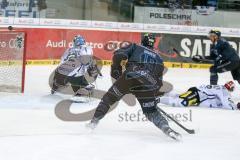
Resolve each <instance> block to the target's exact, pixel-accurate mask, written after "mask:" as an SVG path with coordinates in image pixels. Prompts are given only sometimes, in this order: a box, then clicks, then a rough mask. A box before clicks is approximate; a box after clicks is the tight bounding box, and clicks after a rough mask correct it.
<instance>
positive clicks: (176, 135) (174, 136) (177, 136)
mask: <svg viewBox="0 0 240 160" xmlns="http://www.w3.org/2000/svg"><path fill="white" fill-rule="evenodd" d="M163 132H164V133H165V134H166V135H167V136H168V137H170V138H172V139H174V140H176V141H180V140H181V139H182V136H181V134H179V133H177V132H176V131H174V130H173V129H171V128H170V127H166V128H164V129H163Z"/></svg>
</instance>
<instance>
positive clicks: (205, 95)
mask: <svg viewBox="0 0 240 160" xmlns="http://www.w3.org/2000/svg"><path fill="white" fill-rule="evenodd" d="M234 88H235V86H234V83H233V82H232V81H230V82H227V83H226V84H225V85H201V86H199V87H192V88H190V89H188V91H187V92H185V93H183V94H173V93H170V94H168V95H165V96H163V97H161V102H160V103H162V104H166V105H171V106H174V107H188V106H199V107H209V108H222V109H230V110H236V109H240V108H239V107H240V105H239V103H238V105H236V104H234V102H233V101H232V98H231V94H230V92H232V91H233V90H234Z"/></svg>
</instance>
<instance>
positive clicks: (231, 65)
mask: <svg viewBox="0 0 240 160" xmlns="http://www.w3.org/2000/svg"><path fill="white" fill-rule="evenodd" d="M209 39H210V40H211V42H212V45H211V49H210V56H205V57H203V56H200V55H197V56H194V57H193V61H195V62H207V61H209V62H210V61H211V62H212V63H213V66H212V67H210V73H211V74H210V84H211V85H217V84H218V73H223V72H228V71H231V74H232V77H233V79H234V80H236V81H238V83H239V84H240V58H239V56H238V54H237V51H236V50H235V49H234V48H233V47H232V46H231V45H230V43H229V42H227V41H226V40H225V39H224V38H222V37H221V32H220V31H219V30H214V29H213V30H211V31H210V32H209Z"/></svg>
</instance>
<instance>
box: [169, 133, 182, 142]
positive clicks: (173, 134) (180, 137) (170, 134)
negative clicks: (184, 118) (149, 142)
mask: <svg viewBox="0 0 240 160" xmlns="http://www.w3.org/2000/svg"><path fill="white" fill-rule="evenodd" d="M169 137H170V138H172V139H174V140H175V141H181V140H182V135H181V134H175V133H173V132H171V133H169Z"/></svg>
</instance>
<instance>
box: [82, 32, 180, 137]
mask: <svg viewBox="0 0 240 160" xmlns="http://www.w3.org/2000/svg"><path fill="white" fill-rule="evenodd" d="M154 43H155V36H154V35H153V34H151V33H145V34H144V36H143V38H142V41H141V45H138V44H135V43H132V44H130V45H128V46H125V47H123V48H121V49H119V50H117V51H115V53H114V56H113V64H112V66H111V76H112V77H113V78H114V79H116V82H115V83H114V84H113V85H112V87H111V88H110V89H109V90H108V92H107V93H106V94H105V95H104V96H103V98H102V99H101V101H100V103H99V104H98V106H97V109H96V111H95V113H94V116H93V118H92V120H91V121H90V123H88V124H87V127H89V128H91V129H94V128H95V127H96V126H97V124H98V123H99V121H100V120H101V119H102V118H103V117H104V116H105V115H106V114H107V112H108V110H109V109H110V106H111V105H113V104H114V103H116V102H117V101H119V100H121V98H122V97H123V96H124V95H126V94H129V93H131V94H133V95H135V97H136V98H137V100H138V102H139V103H140V105H141V108H142V110H143V113H144V115H145V116H146V118H147V119H148V120H149V121H150V122H152V123H154V125H155V126H156V127H158V128H159V129H161V130H162V131H163V133H165V134H166V135H167V136H169V137H171V138H172V139H175V140H180V139H181V135H180V134H179V133H177V132H175V131H174V130H173V129H171V128H170V127H169V124H168V121H167V120H166V119H165V117H164V116H163V115H162V113H161V112H160V111H158V109H157V102H156V100H157V97H158V95H157V94H158V92H159V89H160V88H161V86H162V76H163V70H164V65H163V60H162V58H161V57H160V55H158V54H157V53H156V52H155V51H154V50H153V46H154ZM122 61H127V63H126V70H125V71H124V72H123V73H122V66H121V63H122Z"/></svg>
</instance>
